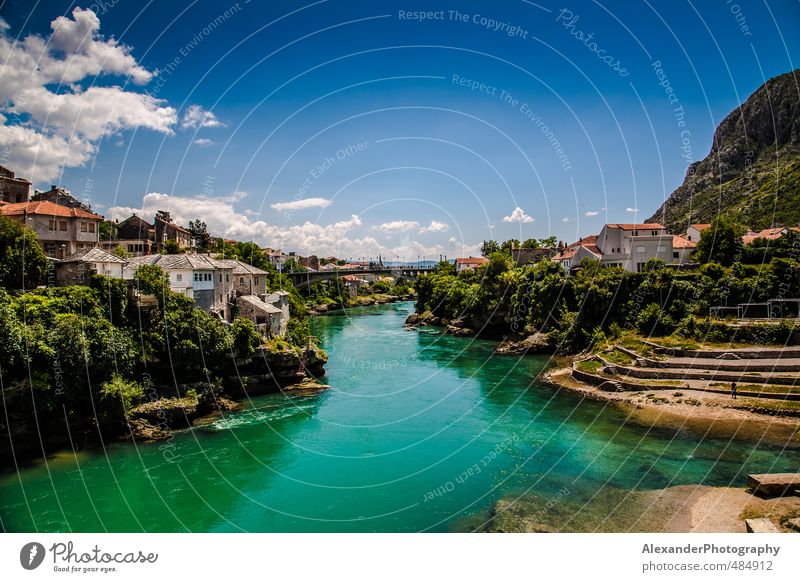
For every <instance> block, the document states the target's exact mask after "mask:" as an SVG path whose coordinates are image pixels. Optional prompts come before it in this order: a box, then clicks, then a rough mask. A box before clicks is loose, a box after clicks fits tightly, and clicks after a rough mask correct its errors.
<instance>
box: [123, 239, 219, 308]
mask: <svg viewBox="0 0 800 582" xmlns="http://www.w3.org/2000/svg"><path fill="white" fill-rule="evenodd" d="M142 265H157V266H159V267H161V269H163V270H164V272H166V273H167V275H168V276H169V286H170V289H172V290H173V291H175V292H176V293H180V294H182V295H185V296H186V297H189V298H191V299H193V300H194V302H195V303H196V304H197V306H198V307H199V308H201V309H203V310H204V311H207V312H209V313H213V314H215V315H218V316H219V317H220V318H222V319H224V320H225V321H230V319H231V300H232V299H233V282H232V275H233V266H231V265H230V264H228V263H227V262H225V261H220V260H217V259H212V258H211V256H210V255H204V254H185V255H148V256H144V257H133V258H131V259H129V260H128V264H127V265H125V269H124V271H123V277H124V278H125V279H133V276H134V274H135V273H136V270H137V269H138V268H139V267H141V266H142Z"/></svg>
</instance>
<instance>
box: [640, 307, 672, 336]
mask: <svg viewBox="0 0 800 582" xmlns="http://www.w3.org/2000/svg"><path fill="white" fill-rule="evenodd" d="M636 327H637V329H638V330H639V332H640V333H641V334H643V335H646V336H663V335H669V334H670V333H672V331H673V330H674V328H675V323H674V322H673V321H672V318H671V317H670V316H669V315H668V314H667V313H666V312H664V310H663V309H661V306H659V305H658V304H657V303H651V304H650V305H648V306H647V307H645V308H644V309H642V311H641V313H639V317H637V318H636Z"/></svg>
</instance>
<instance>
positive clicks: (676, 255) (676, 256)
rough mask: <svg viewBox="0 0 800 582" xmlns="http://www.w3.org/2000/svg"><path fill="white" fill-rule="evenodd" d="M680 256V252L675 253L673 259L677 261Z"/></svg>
mask: <svg viewBox="0 0 800 582" xmlns="http://www.w3.org/2000/svg"><path fill="white" fill-rule="evenodd" d="M679 256H680V253H678V251H673V252H672V258H673V259H677V258H678V257H679Z"/></svg>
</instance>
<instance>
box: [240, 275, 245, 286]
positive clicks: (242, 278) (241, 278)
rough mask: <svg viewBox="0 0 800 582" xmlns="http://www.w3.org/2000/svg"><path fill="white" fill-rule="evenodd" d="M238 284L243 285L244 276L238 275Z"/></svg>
mask: <svg viewBox="0 0 800 582" xmlns="http://www.w3.org/2000/svg"><path fill="white" fill-rule="evenodd" d="M239 285H244V277H239Z"/></svg>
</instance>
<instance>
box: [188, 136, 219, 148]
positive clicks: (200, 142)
mask: <svg viewBox="0 0 800 582" xmlns="http://www.w3.org/2000/svg"><path fill="white" fill-rule="evenodd" d="M192 143H193V144H194V145H198V146H200V147H204V146H210V145H211V144H213V143H214V142H213V141H211V140H210V139H206V138H204V137H201V138H199V139H196V140H194V141H193V142H192Z"/></svg>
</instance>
